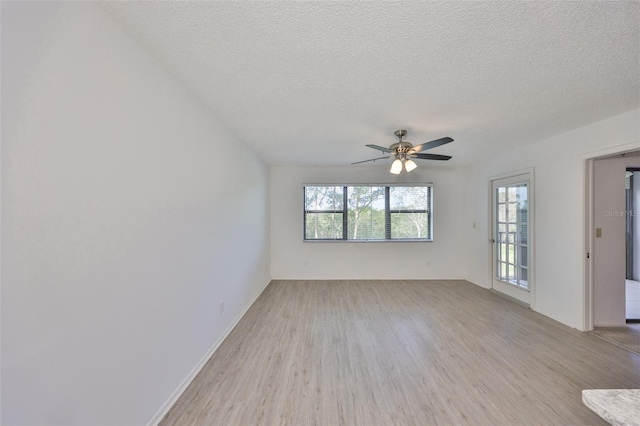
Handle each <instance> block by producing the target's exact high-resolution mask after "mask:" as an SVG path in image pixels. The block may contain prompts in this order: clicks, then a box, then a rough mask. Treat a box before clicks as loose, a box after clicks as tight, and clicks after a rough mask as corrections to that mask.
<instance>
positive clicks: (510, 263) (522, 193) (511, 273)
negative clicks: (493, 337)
mask: <svg viewBox="0 0 640 426" xmlns="http://www.w3.org/2000/svg"><path fill="white" fill-rule="evenodd" d="M530 181H531V179H530V176H529V174H525V175H518V176H514V177H510V178H505V179H498V180H494V181H492V185H491V187H492V194H493V195H492V206H493V218H492V223H493V235H492V239H491V242H492V243H493V262H492V264H493V280H492V281H493V283H492V286H493V288H494V289H495V290H497V291H499V292H501V293H504V294H506V295H508V296H510V297H513V298H515V299H517V300H519V301H521V302H523V303H525V304H527V305H530V304H531V286H532V280H531V276H532V271H531V266H530V265H531V262H530V258H531V238H530V235H531V231H532V229H531V221H530V220H529V219H530V212H531V211H532V210H531V197H530Z"/></svg>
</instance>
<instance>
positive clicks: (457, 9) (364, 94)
mask: <svg viewBox="0 0 640 426" xmlns="http://www.w3.org/2000/svg"><path fill="white" fill-rule="evenodd" d="M102 6H103V7H104V8H105V9H106V10H107V11H108V12H109V13H111V14H112V15H113V16H114V17H115V18H116V19H117V20H118V21H119V22H120V23H121V24H122V25H123V27H124V28H125V29H126V30H127V31H128V32H129V33H130V34H131V35H132V36H133V37H135V38H137V39H138V40H139V41H140V42H141V43H142V44H143V45H145V46H146V47H147V48H148V49H149V50H150V51H151V52H152V53H153V54H154V55H155V56H156V57H157V58H159V59H160V60H161V61H162V62H163V63H164V64H165V65H166V67H167V68H168V69H169V70H170V71H171V72H172V73H173V74H174V75H175V76H176V77H178V78H179V79H180V80H182V81H183V82H184V84H185V86H187V87H188V88H189V89H190V90H192V91H193V92H194V93H195V94H196V95H197V96H198V97H199V98H200V99H201V100H202V101H203V102H204V103H205V104H207V105H208V106H209V107H210V109H211V111H212V113H213V114H214V115H215V116H216V117H217V118H218V119H219V120H221V121H222V122H223V123H224V124H225V125H226V126H228V127H229V129H230V130H231V131H232V132H233V133H235V134H236V135H237V136H238V138H239V139H240V140H242V141H244V142H245V143H247V144H248V145H249V146H251V147H253V148H254V149H255V150H256V151H257V152H258V154H259V155H260V156H261V157H262V158H264V159H265V160H266V161H267V162H268V163H269V164H273V165H346V164H349V163H351V162H354V161H358V160H364V159H368V158H374V157H377V156H378V152H377V151H374V150H372V149H370V148H366V147H365V146H364V145H365V144H377V145H383V146H388V145H390V144H391V143H393V142H395V137H394V136H393V131H394V130H396V129H399V128H404V129H407V130H409V137H408V138H407V140H409V141H410V142H413V143H414V144H418V143H422V142H426V141H429V140H432V139H436V138H440V137H443V136H450V137H452V138H454V139H455V142H453V143H451V144H449V145H446V146H442V147H439V148H436V149H434V150H432V151H429V152H430V153H437V154H449V155H453V156H454V159H453V160H451V161H450V163H457V164H462V163H465V162H467V161H470V160H471V159H473V158H478V157H479V156H484V155H490V154H491V153H494V152H497V151H500V150H505V149H510V148H511V147H513V146H517V145H523V144H527V143H531V142H534V141H537V140H540V139H542V138H544V137H547V136H551V135H554V134H557V133H561V132H563V131H567V130H570V129H572V128H575V127H579V126H581V125H584V124H587V123H590V122H593V121H596V120H599V119H602V118H606V117H609V116H612V115H615V114H618V113H622V112H625V111H628V110H631V109H633V108H637V107H638V106H639V105H640V2H639V1H630V2H625V1H550V2H546V1H537V2H519V1H510V2H507V1H502V2H493V1H491V2H486V1H477V2H456V1H441V2H438V1H430V2H409V1H402V2H319V1H318V2H136V1H127V2H110V3H102ZM369 164H371V163H369Z"/></svg>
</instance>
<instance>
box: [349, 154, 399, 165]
mask: <svg viewBox="0 0 640 426" xmlns="http://www.w3.org/2000/svg"><path fill="white" fill-rule="evenodd" d="M387 158H391V156H389V155H387V156H386V157H378V158H372V159H371V160H364V161H356V162H355V163H351V165H354V164H360V163H367V162H369V161H376V160H384V159H387Z"/></svg>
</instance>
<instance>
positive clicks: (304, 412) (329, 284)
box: [161, 280, 640, 426]
mask: <svg viewBox="0 0 640 426" xmlns="http://www.w3.org/2000/svg"><path fill="white" fill-rule="evenodd" d="M639 387H640V356H639V355H637V354H634V353H632V352H629V351H626V350H624V349H621V348H618V347H616V346H614V345H611V344H609V343H607V342H605V341H603V340H601V339H598V338H597V337H594V336H592V335H590V334H589V333H583V332H580V331H577V330H574V329H572V328H569V327H566V326H564V325H562V324H560V323H558V322H555V321H553V320H551V319H549V318H547V317H544V316H542V315H540V314H537V313H535V312H533V311H531V310H529V309H526V308H524V307H522V306H520V305H518V304H515V303H513V302H510V301H508V300H506V299H503V298H501V297H499V296H497V295H495V294H492V293H491V292H489V291H487V290H485V289H482V288H480V287H477V286H475V285H473V284H470V283H468V282H465V281H417V280H406V281H273V282H271V283H270V284H269V286H268V287H267V288H266V289H265V291H264V292H263V294H262V295H261V296H260V297H259V298H258V299H257V300H256V302H255V303H254V305H253V306H252V307H251V308H250V309H249V311H248V312H247V314H246V315H245V316H244V318H243V319H242V320H241V321H240V322H239V323H238V325H237V326H236V328H235V329H234V330H233V331H232V332H231V334H230V335H229V336H228V337H227V339H226V340H225V341H224V342H223V343H222V345H221V346H220V347H219V349H218V350H217V351H216V353H215V354H214V355H213V356H212V357H211V359H210V360H209V362H208V363H207V364H206V365H205V367H204V368H203V369H202V371H201V372H200V373H199V374H198V376H197V377H196V378H195V379H194V381H193V382H192V384H191V385H190V386H189V387H188V388H187V390H186V391H185V392H184V394H183V395H182V396H181V398H180V399H179V400H178V402H177V403H176V404H175V405H174V407H173V408H172V409H171V410H170V411H169V413H167V415H166V416H165V418H164V419H163V421H162V423H161V424H162V425H163V426H166V425H341V424H347V425H349V424H358V425H392V424H397V425H400V424H407V425H413V424H415V425H428V424H443V425H459V424H477V425H521V424H536V425H543V424H545V425H552V424H555V425H570V424H573V425H577V424H606V423H604V421H603V420H601V419H600V418H599V417H598V416H597V415H595V414H594V413H592V412H591V411H590V410H589V409H588V408H586V407H585V406H584V405H583V404H582V402H581V391H582V390H583V389H590V388H639Z"/></svg>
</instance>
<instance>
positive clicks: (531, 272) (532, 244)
mask: <svg viewBox="0 0 640 426" xmlns="http://www.w3.org/2000/svg"><path fill="white" fill-rule="evenodd" d="M518 176H526V179H527V180H528V189H527V191H528V193H527V199H528V202H529V207H528V212H527V213H528V215H529V217H528V218H527V226H528V227H529V240H528V244H527V245H528V254H529V265H528V268H529V269H528V277H527V278H528V280H527V284H528V290H529V303H525V302H522V301H521V300H519V299H517V298H515V297H514V296H512V295H511V294H507V293H503V292H500V291H498V290H496V289H494V288H493V281H494V268H495V255H496V254H495V250H496V247H497V245H496V244H494V242H493V239H494V227H495V224H494V216H495V205H494V199H493V198H494V194H493V182H494V181H496V180H501V179H508V178H515V177H518ZM488 179H489V182H488V183H489V185H488V191H489V198H488V200H489V202H488V203H487V204H488V208H489V212H488V213H489V214H488V220H489V227H488V228H487V229H489V238H488V240H487V242H488V245H489V288H490V289H491V290H492V291H496V292H498V293H500V294H501V295H504V296H506V297H507V298H509V299H513V300H515V301H516V302H518V303H522V304H525V305H526V306H528V307H529V308H531V309H535V305H536V297H535V295H536V291H535V288H536V285H535V279H536V271H535V269H536V267H535V265H536V250H535V248H536V241H535V239H536V237H535V234H536V231H535V230H536V226H535V217H536V214H535V209H536V202H535V168H534V167H530V168H526V169H521V170H515V171H512V172H509V173H501V174H499V175H494V176H490V177H489V178H488Z"/></svg>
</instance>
